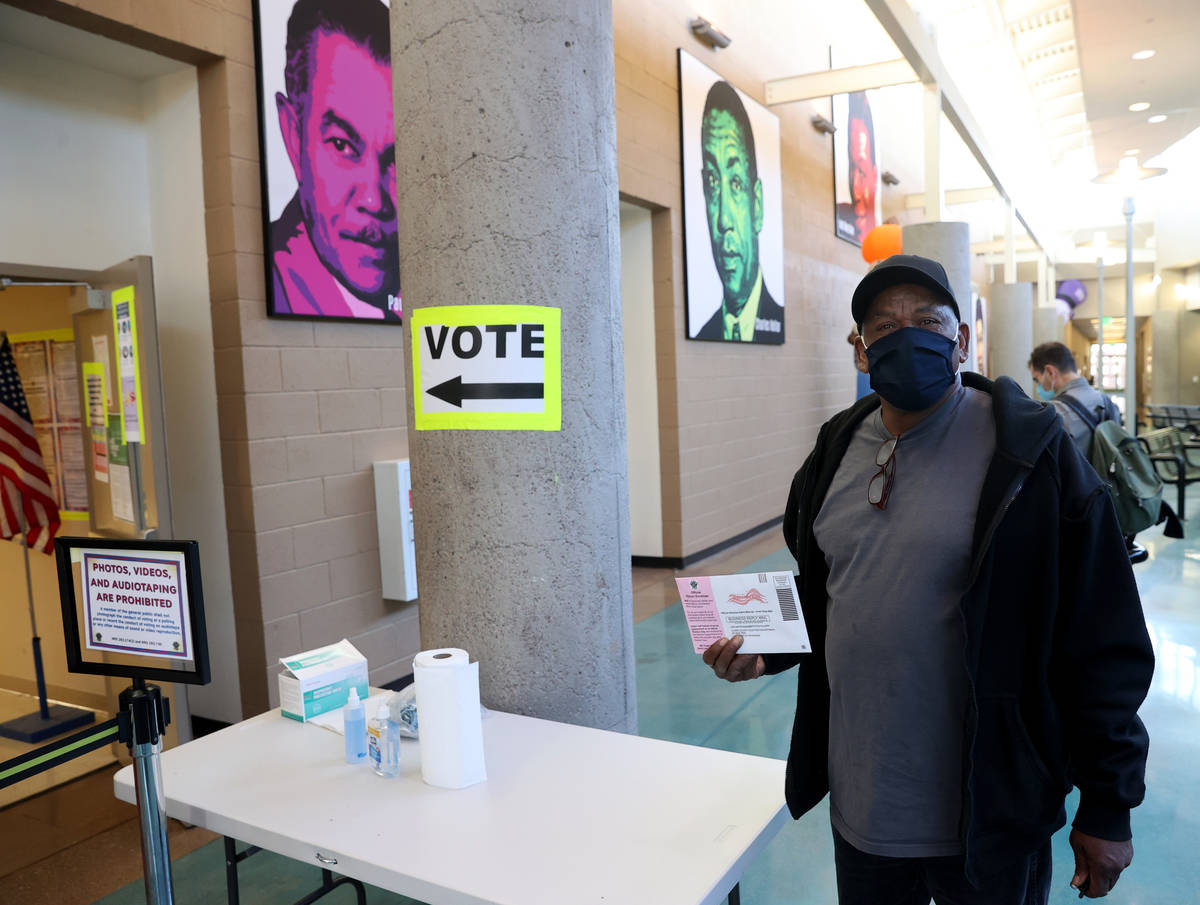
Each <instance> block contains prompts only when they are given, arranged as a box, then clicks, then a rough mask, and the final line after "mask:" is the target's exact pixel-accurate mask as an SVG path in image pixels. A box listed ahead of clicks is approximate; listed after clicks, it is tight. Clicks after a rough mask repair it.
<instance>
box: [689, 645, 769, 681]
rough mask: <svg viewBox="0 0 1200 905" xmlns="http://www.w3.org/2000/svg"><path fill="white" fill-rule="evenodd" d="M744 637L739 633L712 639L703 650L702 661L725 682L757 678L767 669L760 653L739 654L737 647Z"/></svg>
mask: <svg viewBox="0 0 1200 905" xmlns="http://www.w3.org/2000/svg"><path fill="white" fill-rule="evenodd" d="M743 640H744V639H743V638H742V636H741V635H734V636H733V637H732V638H722V639H721V640H720V641H714V642H713V643H712V646H711V647H709V649H708V650H706V651H705V652H704V662H705V663H707V664H708V665H709V666H711V667H712V671H713V672H715V673H716V674H717V677H718V678H720V679H724V680H725V681H726V682H745V681H746V680H747V679H757V678H758V677H759V676H761V675H762V674H763V673H764V672H766V671H767V664H766V661H765V660H763V658H762V655H761V654H739V653H738V648H740V647H741V646H742V641H743Z"/></svg>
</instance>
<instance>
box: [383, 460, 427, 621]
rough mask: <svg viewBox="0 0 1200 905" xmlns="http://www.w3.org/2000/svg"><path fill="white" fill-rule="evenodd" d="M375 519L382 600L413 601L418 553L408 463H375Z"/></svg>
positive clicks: (404, 461) (415, 596)
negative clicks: (377, 529) (377, 527)
mask: <svg viewBox="0 0 1200 905" xmlns="http://www.w3.org/2000/svg"><path fill="white" fill-rule="evenodd" d="M375 517H376V519H377V520H378V524H379V570H380V572H381V574H382V576H383V596H384V598H385V599H387V600H416V598H417V551H416V546H415V544H414V542H413V510H412V477H411V473H410V472H409V468H408V459H393V460H391V461H389V462H376V463H375Z"/></svg>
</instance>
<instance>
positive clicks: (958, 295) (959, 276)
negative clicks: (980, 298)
mask: <svg viewBox="0 0 1200 905" xmlns="http://www.w3.org/2000/svg"><path fill="white" fill-rule="evenodd" d="M903 245H904V253H905V254H906V255H920V256H921V257H923V258H932V259H933V260H935V261H939V262H940V263H941V265H942V266H943V267H945V268H946V276H948V277H949V278H950V287H951V288H952V289H953V290H954V298H955V300H956V301H957V302H958V312H959V314H960V315H961V317H962V321H963V323H964V324H967V325H968V326H969V327H970V328H971V345H970V347H969V348H968V350H967V363H966V364H965V365H963V370H964V371H974V370H976V368H977V365H976V356H975V311H974V308H973V307H972V305H971V230H970V226H969V225H968V224H966V223H958V222H939V223H913V224H911V225H909V226H906V227H904V232H903Z"/></svg>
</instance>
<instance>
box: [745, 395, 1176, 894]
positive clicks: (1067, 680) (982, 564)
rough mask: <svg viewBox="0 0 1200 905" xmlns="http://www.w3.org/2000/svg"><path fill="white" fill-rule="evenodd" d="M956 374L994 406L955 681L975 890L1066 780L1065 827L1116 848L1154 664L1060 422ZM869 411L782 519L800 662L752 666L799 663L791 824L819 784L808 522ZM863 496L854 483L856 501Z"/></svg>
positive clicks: (1051, 805) (800, 477)
mask: <svg viewBox="0 0 1200 905" xmlns="http://www.w3.org/2000/svg"><path fill="white" fill-rule="evenodd" d="M962 381H963V384H964V385H965V386H967V387H971V388H973V389H977V390H982V391H984V392H987V393H990V394H991V395H992V412H993V415H994V417H995V421H996V451H995V454H994V455H993V457H992V460H991V463H990V465H989V466H988V471H987V475H986V477H985V479H984V483H983V490H982V492H981V494H980V498H979V508H978V512H977V515H976V517H975V529H974V539H973V542H972V554H971V570H970V574H969V579H968V588H967V591H966V593H965V594H964V595H963V598H962V600H961V602H960V609H961V612H962V619H963V628H964V637H965V645H964V651H963V667H964V671H965V675H966V677H967V679H968V681H969V695H968V699H969V704H968V713H967V718H966V721H965V728H964V734H965V738H964V740H963V741H964V743H963V758H964V769H963V777H964V788H963V807H964V810H965V815H964V816H965V820H964V821H963V826H964V831H963V843H964V846H965V851H966V871H967V877H968V879H970V880H971V881H972V882H975V881H977V880H978V879H979V878H980V877H983V876H986V875H987V874H989V873H992V872H993V871H995V870H999V869H1001V868H1003V867H1004V866H1005V864H1007V863H1009V862H1010V861H1012V860H1013V859H1015V858H1017V857H1020V856H1023V855H1026V854H1028V853H1030V852H1033V851H1034V850H1036V849H1037V848H1038V846H1039V845H1041V844H1042V843H1043V842H1044V841H1045V840H1046V839H1048V838H1049V837H1050V836H1051V834H1053V833H1054V832H1055V831H1056V830H1057V829H1059V828H1060V827H1061V826H1062V825H1063V824H1064V823H1065V822H1066V816H1065V809H1064V798H1065V796H1066V793H1067V792H1068V791H1069V790H1070V787H1071V786H1072V785H1074V786H1077V787H1078V788H1079V790H1080V801H1079V809H1078V811H1077V812H1076V815H1075V820H1074V826H1075V828H1076V829H1078V830H1080V832H1083V833H1087V834H1089V835H1092V836H1096V837H1098V838H1101V839H1108V840H1112V841H1118V842H1119V841H1123V840H1126V839H1129V838H1130V829H1129V810H1130V808H1132V807H1135V806H1136V805H1138V804H1139V803H1140V802H1141V800H1142V798H1143V796H1144V794H1145V781H1144V780H1145V769H1146V751H1147V748H1148V745H1149V740H1148V738H1147V735H1146V729H1145V727H1144V726H1143V725H1142V722H1141V720H1140V719H1139V718H1138V716H1137V710H1138V707H1139V706H1140V705H1141V703H1142V700H1143V699H1144V698H1145V696H1146V692H1147V690H1148V688H1149V686H1150V678H1151V674H1152V673H1153V670H1154V654H1153V652H1152V650H1151V647H1150V639H1149V637H1148V635H1147V633H1146V624H1145V620H1144V617H1143V615H1142V607H1141V601H1140V599H1139V598H1138V591H1137V585H1136V584H1135V583H1134V578H1133V571H1132V569H1131V568H1130V565H1129V557H1128V555H1127V554H1126V551H1125V542H1124V539H1123V537H1122V535H1121V530H1120V527H1119V526H1118V524H1117V517H1116V512H1115V510H1114V509H1113V505H1112V502H1111V500H1110V499H1109V496H1108V494H1107V492H1106V490H1105V489H1104V487H1103V485H1102V484H1101V483H1100V479H1099V478H1098V477H1097V475H1096V473H1095V472H1094V471H1093V470H1092V468H1091V466H1089V465H1088V464H1087V463H1086V462H1085V461H1084V460H1083V458H1082V457H1081V456H1080V455H1079V453H1078V451H1077V450H1076V449H1075V445H1074V443H1073V442H1072V441H1071V438H1070V437H1069V436H1068V435H1067V434H1066V432H1065V431H1064V430H1063V428H1062V425H1061V422H1060V421H1059V419H1058V416H1057V415H1056V414H1055V413H1054V411H1053V410H1052V409H1050V408H1049V407H1047V406H1043V405H1041V404H1040V403H1037V402H1034V401H1032V400H1031V399H1029V397H1027V396H1026V395H1025V394H1024V392H1022V390H1021V389H1020V387H1019V386H1017V384H1016V383H1015V382H1013V381H1012V380H1010V379H1009V378H1006V377H1001V378H1000V379H999V380H997V381H996V382H995V383H994V384H993V383H992V381H989V380H987V379H986V378H983V377H980V376H979V375H977V374H971V373H964V374H963V378H962ZM878 407H879V397H878V396H875V395H871V396H868V397H865V398H864V399H861V400H859V401H858V403H857V404H856V405H854V406H853V407H852V408H849V409H847V410H845V411H843V412H841V413H840V414H838V415H835V416H834V417H833V418H831V419H830V420H829V421H828V422H826V423H825V425H824V426H822V428H821V431H820V434H819V435H818V436H817V442H816V446H815V447H814V449H813V451H812V453H811V454H810V455H809V456H808V459H807V460H806V461H805V463H804V465H803V466H802V467H801V468H800V470H799V471H798V472H797V473H796V477H795V478H794V479H793V481H792V489H791V495H790V496H789V498H788V504H787V511H786V512H785V514H784V522H783V531H784V536H785V538H786V539H787V544H788V547H789V548H790V549H791V551H792V554H793V555H794V556H795V557H796V561H797V563H798V565H799V580H798V582H797V585H798V588H799V590H800V598H801V603H802V606H803V609H804V618H805V620H806V622H807V625H808V633H809V638H810V640H811V642H812V653H811V654H805V655H772V656H768V657H766V658H765V659H766V662H767V672H768V673H778V672H781V671H782V670H784V669H787V668H789V667H791V666H795V665H798V666H799V672H800V676H799V691H798V694H797V700H796V720H795V724H794V725H793V728H792V745H791V751H790V752H789V754H788V762H787V782H786V796H787V803H788V808H789V809H790V810H791V812H792V816H793V817H799V816H800V815H801V814H803V813H804V812H806V811H807V810H809V809H810V808H812V807H813V805H815V804H816V803H817V802H819V801H820V800H821V799H822V798H824V797H825V793H826V792H827V791H828V790H829V774H828V753H829V750H828V749H829V678H828V675H827V673H826V666H825V630H826V612H827V609H828V606H827V605H828V596H827V593H826V584H827V581H828V578H829V570H828V568H827V566H826V564H825V554H824V553H823V552H822V551H821V550H820V549H819V547H818V546H817V541H816V538H815V537H814V536H813V522H814V521H815V520H816V517H817V513H818V512H819V511H820V509H821V504H822V502H823V501H824V499H825V494H826V493H827V492H828V490H829V484H830V482H831V481H832V479H833V475H834V472H836V471H837V468H838V465H839V464H841V461H842V457H843V456H844V455H845V452H846V448H847V447H848V446H849V443H850V438H851V437H852V436H853V434H854V431H855V429H856V428H857V427H858V425H859V424H860V423H861V422H862V420H863V419H864V418H866V417H867V416H868V415H869V414H870V413H871V412H873V411H875V409H877V408H878ZM947 491H948V492H952V491H953V488H949V487H948V488H947ZM865 496H866V493H865V488H864V502H863V505H864V506H865V505H866V501H865ZM930 555H931V556H933V555H936V551H930ZM953 680H954V679H953V678H952V677H948V681H953Z"/></svg>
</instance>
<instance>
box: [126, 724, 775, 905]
mask: <svg viewBox="0 0 1200 905" xmlns="http://www.w3.org/2000/svg"><path fill="white" fill-rule="evenodd" d="M483 730H484V746H485V751H486V758H487V771H488V779H487V781H486V782H483V783H480V784H479V785H476V786H472V787H470V788H467V789H459V790H448V789H439V788H434V787H432V786H428V785H426V784H425V783H424V782H423V781H422V780H421V771H420V755H419V752H418V748H417V743H416V742H415V741H408V740H406V741H405V742H404V743H403V750H402V752H401V756H402V767H403V770H402V772H401V774H400V775H399V776H397V777H393V778H384V777H380V776H377V775H375V774H374V773H373V772H372V771H371V770H370V769H369V768H368V767H364V766H352V765H349V764H347V763H346V762H345V760H344V757H343V740H342V738H341V737H340V736H338V735H335V734H334V733H332V732H329V731H327V730H325V729H321V728H319V727H317V726H313V725H305V724H301V723H297V722H294V721H292V720H289V719H285V718H284V717H282V716H281V715H280V713H279V711H278V710H272V711H269V712H267V713H264V714H260V715H259V716H256V717H254V718H252V719H249V720H246V721H245V722H242V723H237V724H235V725H233V726H230V727H228V728H226V729H223V730H221V731H220V732H216V733H214V734H212V735H208V736H205V737H204V738H200V739H197V740H196V741H193V742H189V743H188V744H185V745H181V746H180V747H178V748H174V749H172V750H170V751H167V752H165V753H164V754H163V755H162V775H163V788H164V794H165V800H166V811H167V814H168V815H169V816H171V817H175V818H178V819H179V820H182V821H185V822H187V823H192V824H195V825H197V826H202V827H205V828H206V829H209V830H212V831H213V832H216V833H221V834H222V835H224V836H226V837H227V838H229V839H238V840H241V841H242V842H246V843H249V844H250V845H252V846H256V847H260V848H263V849H267V850H269V851H273V852H277V853H279V854H281V855H286V856H287V857H290V858H295V859H296V860H298V861H304V862H307V863H309V864H315V865H319V866H321V867H323V868H329V867H332V868H333V869H334V870H336V871H337V872H338V873H340V874H344V875H345V876H347V877H351V878H357V879H358V880H361V881H363V882H366V883H370V884H373V885H375V886H379V887H381V888H383V889H388V890H392V891H394V892H398V893H401V894H403V895H406V896H411V897H413V898H415V899H418V900H420V901H422V902H428V903H430V905H485V903H487V905H566V903H571V905H586V903H597V905H599V903H605V905H638V903H654V905H674V903H678V905H698V903H703V905H715V903H718V902H720V901H721V900H722V899H724V898H725V897H726V895H729V894H730V893H731V892H732V893H733V895H731V896H730V898H731V901H732V900H734V898H735V897H736V893H737V890H736V885H737V882H738V880H739V879H740V877H741V875H742V872H743V870H744V869H745V868H746V866H747V865H748V864H749V863H750V862H751V861H752V860H753V859H754V857H755V856H756V855H757V854H758V852H759V851H761V850H762V849H763V847H765V846H766V844H767V843H768V842H769V841H770V840H771V839H772V838H773V837H774V836H775V834H776V833H777V832H778V831H779V829H780V827H781V826H782V825H783V824H784V822H785V820H786V819H787V814H786V808H785V805H784V802H783V778H784V763H783V761H779V760H772V759H769V758H763V757H752V756H749V755H745V754H733V753H730V752H727V751H718V750H714V749H710V748H698V747H694V746H691V745H680V744H676V743H673V742H664V741H658V740H656V739H648V738H640V737H637V736H631V735H624V734H621V733H617V732H603V731H600V730H597V729H587V728H583V727H579V726H571V725H567V724H565V723H555V722H550V721H548V720H539V719H533V718H530V717H523V716H516V715H513V714H507V713H498V712H491V713H489V714H488V716H487V717H486V718H485V719H484V722H483ZM114 787H115V791H116V795H117V797H118V798H120V799H121V800H123V801H128V802H134V801H135V792H134V787H133V774H132V768H131V767H126V768H124V769H122V770H121V771H120V772H118V773H117V774H116V777H115V779H114ZM231 845H232V843H230V846H231ZM230 850H231V848H227V852H228V851H230ZM334 865H336V867H334ZM232 869H233V870H234V871H235V873H234V878H235V880H236V865H235V866H234V867H233V868H232ZM325 877H326V884H327V885H328V884H329V882H330V875H329V874H328V873H327V874H326V875H325ZM356 885H357V884H356ZM233 895H234V896H236V891H235V892H234V893H233Z"/></svg>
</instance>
